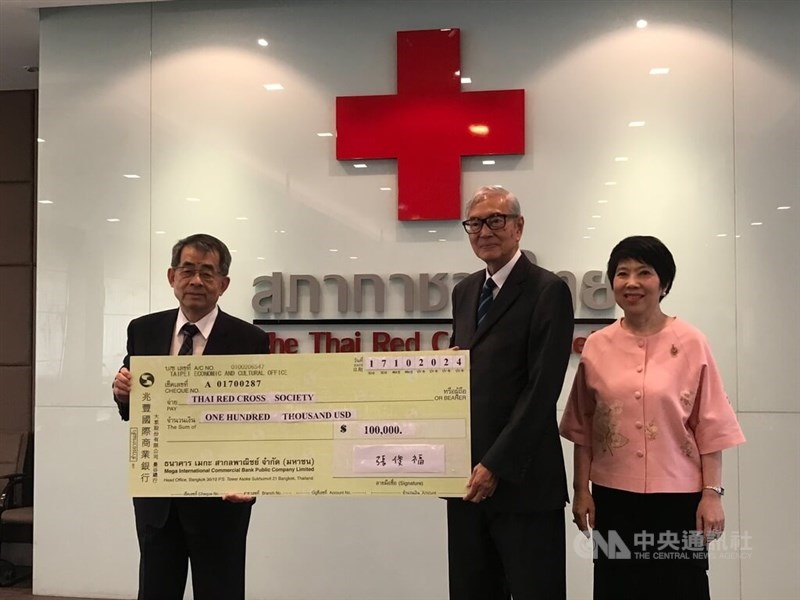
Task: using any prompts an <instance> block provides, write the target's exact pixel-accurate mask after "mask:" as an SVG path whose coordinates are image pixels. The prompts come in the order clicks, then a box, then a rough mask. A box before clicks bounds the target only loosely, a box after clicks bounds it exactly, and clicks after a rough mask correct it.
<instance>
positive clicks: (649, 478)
mask: <svg viewBox="0 0 800 600" xmlns="http://www.w3.org/2000/svg"><path fill="white" fill-rule="evenodd" d="M607 272H608V278H609V281H612V282H613V289H614V299H615V300H616V302H617V304H618V305H619V306H620V308H622V310H623V311H624V316H623V317H622V318H621V319H619V320H618V321H616V322H615V323H613V324H612V325H609V326H608V327H606V328H604V329H602V330H600V331H598V332H596V333H594V334H592V335H591V336H590V337H589V338H588V339H587V340H586V344H585V346H584V348H583V353H582V356H581V362H580V365H579V367H578V372H577V373H576V375H575V381H574V383H573V386H572V392H571V393H570V396H569V400H568V402H567V406H566V409H565V411H564V416H563V418H562V420H561V427H560V430H561V435H562V436H564V437H565V438H567V439H568V440H570V441H572V442H573V443H574V444H575V451H574V463H575V464H574V481H573V487H574V490H575V497H574V500H573V504H572V514H573V516H574V522H575V524H576V525H577V526H578V528H579V529H580V530H581V531H583V532H585V533H587V534H588V532H589V530H593V532H592V536H593V539H594V546H595V565H594V598H595V600H604V599H613V600H623V599H627V598H631V599H633V598H648V599H651V598H688V599H698V600H699V599H707V598H709V588H708V576H707V573H706V571H707V569H708V552H707V543H708V542H709V541H710V540H713V539H716V538H718V537H719V536H721V535H722V532H723V529H724V526H725V514H724V512H723V509H722V495H723V493H724V489H723V488H722V450H724V449H725V448H730V447H732V446H735V445H737V444H741V443H742V442H744V435H742V431H741V429H740V428H739V424H738V422H737V420H736V415H735V414H734V412H733V409H732V408H731V405H730V402H729V401H728V398H727V396H726V395H725V390H724V389H723V385H722V379H721V377H720V374H719V371H718V369H717V365H716V363H715V362H714V358H713V356H712V355H711V349H710V348H709V345H708V342H707V341H706V338H705V336H704V335H703V334H702V333H700V331H698V330H697V329H695V328H694V327H692V326H691V325H689V324H688V323H686V322H684V321H682V320H681V319H679V318H677V317H671V316H668V315H666V314H664V312H662V310H661V300H662V299H663V298H664V297H665V296H666V295H667V294H668V293H669V291H670V288H671V287H672V282H673V280H674V278H675V261H674V260H673V258H672V254H671V253H670V251H669V249H667V247H666V246H665V245H664V244H663V243H662V242H661V241H660V240H658V239H657V238H654V237H650V236H634V237H629V238H626V239H624V240H622V241H621V242H620V243H619V244H617V246H616V247H615V248H614V250H613V251H612V252H611V256H610V258H609V261H608V271H607ZM589 481H591V482H592V487H591V490H590V489H589Z"/></svg>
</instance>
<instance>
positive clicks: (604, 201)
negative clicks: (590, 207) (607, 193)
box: [597, 200, 608, 204]
mask: <svg viewBox="0 0 800 600" xmlns="http://www.w3.org/2000/svg"><path fill="white" fill-rule="evenodd" d="M597 203H598V204H608V200H598V201H597Z"/></svg>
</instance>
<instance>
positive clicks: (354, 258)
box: [350, 256, 358, 260]
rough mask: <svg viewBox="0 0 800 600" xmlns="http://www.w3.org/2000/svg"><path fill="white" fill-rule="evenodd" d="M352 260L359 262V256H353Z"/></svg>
mask: <svg viewBox="0 0 800 600" xmlns="http://www.w3.org/2000/svg"><path fill="white" fill-rule="evenodd" d="M350 260H358V257H357V256H351V257H350Z"/></svg>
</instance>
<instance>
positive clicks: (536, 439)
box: [451, 254, 573, 512]
mask: <svg viewBox="0 0 800 600" xmlns="http://www.w3.org/2000/svg"><path fill="white" fill-rule="evenodd" d="M484 279H485V270H481V271H478V272H477V273H473V274H472V275H470V276H469V277H467V278H466V279H464V280H463V281H461V282H459V283H458V285H456V287H455V288H454V289H453V336H452V338H451V345H455V346H459V347H460V348H461V349H462V350H469V351H470V365H471V371H470V399H471V407H472V409H471V419H472V429H471V433H472V463H473V466H474V465H475V464H477V463H482V464H483V465H484V466H485V467H486V468H487V469H489V470H490V471H492V472H493V473H494V474H495V475H497V476H498V477H499V478H500V483H499V485H498V487H497V490H496V491H495V493H494V495H493V496H492V497H491V498H490V499H489V500H487V501H486V504H487V506H486V507H487V509H495V510H498V511H512V512H520V511H532V510H555V509H559V508H563V507H564V504H565V503H566V502H567V501H568V495H567V478H566V472H565V470H564V457H563V454H562V452H561V442H560V439H559V436H558V424H557V421H556V403H557V402H558V397H559V395H560V393H561V386H562V384H563V381H564V374H565V372H566V368H567V362H568V360H569V355H570V349H571V345H572V331H573V310H572V298H571V295H570V292H569V288H568V287H567V285H566V284H565V283H564V282H563V281H561V279H559V278H558V277H556V275H554V274H553V273H551V272H550V271H546V270H544V269H542V268H540V267H538V266H536V265H534V264H533V263H531V262H530V261H529V260H528V259H527V258H526V257H525V255H524V254H523V255H522V256H521V257H520V258H519V260H518V261H517V264H515V265H514V268H513V269H512V270H511V273H510V274H509V276H508V279H507V280H506V282H505V283H504V284H503V287H502V288H501V289H500V291H499V292H498V294H497V297H496V298H495V299H494V302H493V303H492V306H491V308H490V309H489V313H488V314H487V316H486V318H485V319H484V320H483V322H482V323H481V325H480V327H477V326H476V314H477V310H478V298H479V297H480V293H481V288H482V287H483V284H484Z"/></svg>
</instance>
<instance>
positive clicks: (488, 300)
mask: <svg viewBox="0 0 800 600" xmlns="http://www.w3.org/2000/svg"><path fill="white" fill-rule="evenodd" d="M496 287H497V284H496V283H495V282H494V280H493V279H492V278H491V277H489V279H487V280H486V283H484V284H483V289H482V290H481V299H480V300H479V301H478V325H480V324H481V321H483V319H484V318H485V317H486V315H487V314H488V313H489V309H490V308H491V306H492V300H493V292H494V288H496Z"/></svg>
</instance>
